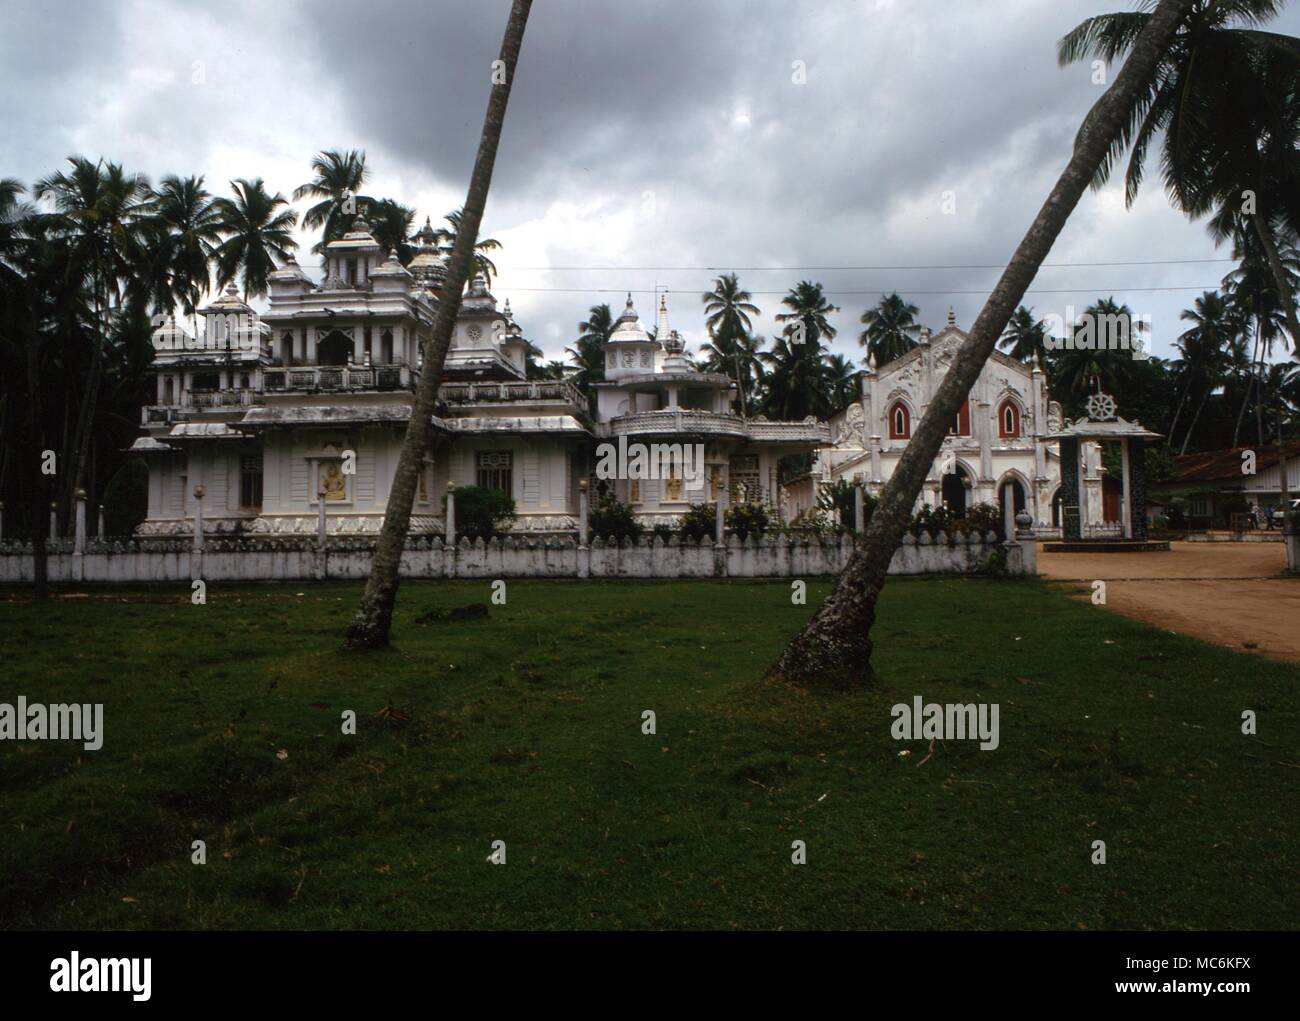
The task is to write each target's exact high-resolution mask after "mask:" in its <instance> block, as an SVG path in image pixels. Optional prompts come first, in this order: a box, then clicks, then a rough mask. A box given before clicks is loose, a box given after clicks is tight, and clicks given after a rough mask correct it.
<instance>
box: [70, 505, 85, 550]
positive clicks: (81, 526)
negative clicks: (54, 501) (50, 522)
mask: <svg viewBox="0 0 1300 1021" xmlns="http://www.w3.org/2000/svg"><path fill="white" fill-rule="evenodd" d="M76 500H77V509H76V522H77V525H76V528H77V530H76V533H75V535H76V538H75V539H74V540H73V544H72V552H73V553H74V554H75V555H77V556H81V554H83V553H85V552H86V491H85V490H84V489H78V490H77V492H76Z"/></svg>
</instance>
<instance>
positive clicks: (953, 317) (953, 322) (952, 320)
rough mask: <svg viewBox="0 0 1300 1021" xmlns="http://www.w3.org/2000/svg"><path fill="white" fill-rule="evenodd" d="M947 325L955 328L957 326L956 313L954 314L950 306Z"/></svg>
mask: <svg viewBox="0 0 1300 1021" xmlns="http://www.w3.org/2000/svg"><path fill="white" fill-rule="evenodd" d="M948 325H949V326H956V325H957V313H955V312H954V311H953V310H952V306H951V305H949V306H948Z"/></svg>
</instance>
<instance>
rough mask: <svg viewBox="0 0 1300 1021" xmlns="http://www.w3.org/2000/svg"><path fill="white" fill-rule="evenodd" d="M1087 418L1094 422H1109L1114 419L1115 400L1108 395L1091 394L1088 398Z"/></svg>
mask: <svg viewBox="0 0 1300 1021" xmlns="http://www.w3.org/2000/svg"><path fill="white" fill-rule="evenodd" d="M1088 417H1089V418H1091V419H1092V420H1093V421H1094V422H1109V421H1110V420H1111V419H1112V418H1114V417H1115V398H1114V397H1112V396H1111V395H1110V394H1101V393H1097V394H1093V395H1092V396H1091V397H1089V398H1088Z"/></svg>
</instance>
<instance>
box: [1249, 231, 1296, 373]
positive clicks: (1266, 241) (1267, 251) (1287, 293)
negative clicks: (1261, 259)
mask: <svg viewBox="0 0 1300 1021" xmlns="http://www.w3.org/2000/svg"><path fill="white" fill-rule="evenodd" d="M1250 219H1251V222H1252V223H1253V224H1254V225H1255V233H1256V234H1258V235H1259V243H1260V244H1261V245H1263V246H1264V256H1265V258H1267V259H1268V268H1269V269H1270V270H1272V271H1273V279H1274V280H1275V281H1276V282H1277V294H1278V297H1279V298H1281V300H1282V311H1283V312H1285V313H1286V328H1287V330H1288V331H1289V332H1290V334H1291V349H1292V350H1293V351H1294V350H1300V349H1297V348H1296V345H1297V344H1300V319H1298V318H1297V317H1296V309H1295V291H1293V290H1292V289H1291V281H1290V279H1289V278H1288V277H1287V275H1286V268H1285V267H1284V266H1283V265H1282V256H1281V255H1279V254H1278V250H1277V244H1276V243H1275V242H1274V240H1273V232H1272V230H1270V229H1269V226H1268V224H1267V223H1266V222H1265V221H1264V218H1263V217H1262V216H1260V215H1259V213H1256V214H1255V215H1253V216H1252V217H1251V218H1250Z"/></svg>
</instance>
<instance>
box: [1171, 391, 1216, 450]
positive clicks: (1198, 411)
mask: <svg viewBox="0 0 1300 1021" xmlns="http://www.w3.org/2000/svg"><path fill="white" fill-rule="evenodd" d="M1209 399H1210V390H1209V388H1208V387H1207V388H1206V390H1205V393H1204V394H1202V395H1201V403H1200V404H1198V405H1196V414H1195V415H1193V416H1192V424H1191V425H1189V426H1188V427H1187V435H1186V436H1184V437H1183V448H1182V450H1180V451H1178V454H1179V456H1182V455H1183V454H1186V453H1187V444H1189V443H1191V442H1192V433H1194V432H1195V431H1196V423H1197V422H1199V421H1200V420H1201V412H1202V411H1204V410H1205V402H1206V401H1208V400H1209Z"/></svg>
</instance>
